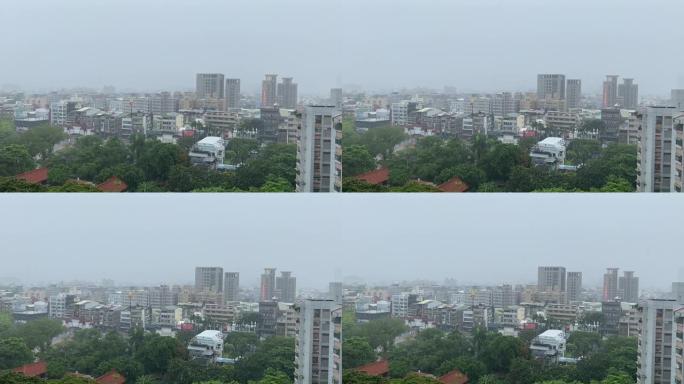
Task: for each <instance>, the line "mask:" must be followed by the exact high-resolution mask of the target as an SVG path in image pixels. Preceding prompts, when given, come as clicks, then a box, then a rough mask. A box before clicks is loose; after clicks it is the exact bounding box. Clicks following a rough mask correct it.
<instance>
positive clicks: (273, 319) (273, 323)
mask: <svg viewBox="0 0 684 384" xmlns="http://www.w3.org/2000/svg"><path fill="white" fill-rule="evenodd" d="M277 325H278V302H277V301H260V302H259V320H258V321H257V335H258V336H259V337H261V338H265V337H271V336H275V334H276V328H277Z"/></svg>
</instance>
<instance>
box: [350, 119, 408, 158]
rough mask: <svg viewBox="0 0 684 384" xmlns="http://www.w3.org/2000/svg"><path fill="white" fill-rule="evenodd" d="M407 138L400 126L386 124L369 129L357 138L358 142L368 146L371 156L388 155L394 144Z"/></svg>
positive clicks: (385, 156) (384, 156)
mask: <svg viewBox="0 0 684 384" xmlns="http://www.w3.org/2000/svg"><path fill="white" fill-rule="evenodd" d="M406 138H407V135H406V134H405V133H404V129H403V128H402V127H394V126H386V127H378V128H372V129H369V130H368V131H367V132H366V133H364V134H362V135H361V136H360V138H359V144H361V145H364V146H365V147H366V148H368V152H370V154H371V155H372V156H377V155H381V156H382V157H383V158H387V157H389V155H390V154H391V153H392V151H393V150H394V146H395V145H397V144H399V143H401V142H402V141H404V140H405V139H406Z"/></svg>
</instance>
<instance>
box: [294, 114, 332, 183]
mask: <svg viewBox="0 0 684 384" xmlns="http://www.w3.org/2000/svg"><path fill="white" fill-rule="evenodd" d="M341 130H342V114H341V113H340V111H338V110H337V109H336V108H335V107H333V106H322V105H308V106H306V107H305V108H304V113H303V115H302V129H301V131H300V133H299V140H298V141H297V176H296V181H297V192H340V191H341V190H342V147H341V138H342V132H341Z"/></svg>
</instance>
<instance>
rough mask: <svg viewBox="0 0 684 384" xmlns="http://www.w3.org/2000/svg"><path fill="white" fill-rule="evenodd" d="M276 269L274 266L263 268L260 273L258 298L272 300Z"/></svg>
mask: <svg viewBox="0 0 684 384" xmlns="http://www.w3.org/2000/svg"><path fill="white" fill-rule="evenodd" d="M275 278H276V269H275V268H264V273H262V274H261V287H260V295H259V300H261V301H269V300H273V296H274V295H275V283H276V280H275Z"/></svg>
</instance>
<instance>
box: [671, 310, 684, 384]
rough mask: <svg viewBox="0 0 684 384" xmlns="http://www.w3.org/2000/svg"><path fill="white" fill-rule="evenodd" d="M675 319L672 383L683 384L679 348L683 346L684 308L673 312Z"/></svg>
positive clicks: (683, 368)
mask: <svg viewBox="0 0 684 384" xmlns="http://www.w3.org/2000/svg"><path fill="white" fill-rule="evenodd" d="M674 318H675V327H676V330H677V333H676V334H675V346H677V347H676V348H674V354H675V358H674V364H673V365H674V367H675V372H674V381H672V382H673V383H675V384H682V383H684V348H682V347H681V346H683V345H684V308H678V309H677V310H675V314H674Z"/></svg>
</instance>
